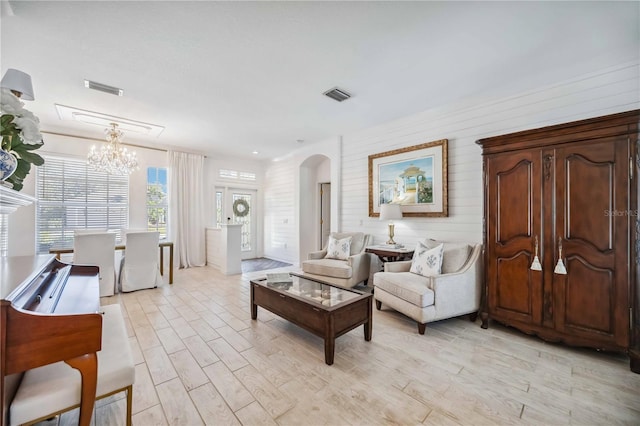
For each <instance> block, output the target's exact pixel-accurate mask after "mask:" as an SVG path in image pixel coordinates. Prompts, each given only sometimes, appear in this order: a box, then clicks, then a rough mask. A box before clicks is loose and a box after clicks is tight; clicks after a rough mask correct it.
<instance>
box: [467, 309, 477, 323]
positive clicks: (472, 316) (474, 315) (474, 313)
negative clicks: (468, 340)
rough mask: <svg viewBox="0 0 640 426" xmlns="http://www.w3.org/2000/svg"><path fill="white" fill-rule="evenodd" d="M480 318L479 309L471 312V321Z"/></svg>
mask: <svg viewBox="0 0 640 426" xmlns="http://www.w3.org/2000/svg"><path fill="white" fill-rule="evenodd" d="M477 319H478V311H476V312H471V313H470V314H469V321H471V322H476V320H477Z"/></svg>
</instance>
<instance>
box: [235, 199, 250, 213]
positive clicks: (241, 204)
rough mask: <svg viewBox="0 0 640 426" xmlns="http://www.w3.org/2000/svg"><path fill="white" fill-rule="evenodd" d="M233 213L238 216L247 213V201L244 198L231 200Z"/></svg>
mask: <svg viewBox="0 0 640 426" xmlns="http://www.w3.org/2000/svg"><path fill="white" fill-rule="evenodd" d="M233 214H235V215H236V216H238V217H245V216H246V215H248V214H249V203H247V200H245V199H244V198H238V199H237V200H235V201H234V202H233Z"/></svg>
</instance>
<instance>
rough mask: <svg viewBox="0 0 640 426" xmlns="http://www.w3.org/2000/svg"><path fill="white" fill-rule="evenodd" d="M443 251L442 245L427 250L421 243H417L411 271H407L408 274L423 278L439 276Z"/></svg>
mask: <svg viewBox="0 0 640 426" xmlns="http://www.w3.org/2000/svg"><path fill="white" fill-rule="evenodd" d="M443 249H444V245H443V244H440V245H438V246H436V247H435V248H432V249H429V248H428V247H427V246H426V245H424V244H423V243H422V242H418V244H417V245H416V250H415V252H414V253H413V259H412V260H411V269H409V272H413V273H414V274H418V275H422V276H424V277H434V276H436V275H440V268H441V267H442V251H443Z"/></svg>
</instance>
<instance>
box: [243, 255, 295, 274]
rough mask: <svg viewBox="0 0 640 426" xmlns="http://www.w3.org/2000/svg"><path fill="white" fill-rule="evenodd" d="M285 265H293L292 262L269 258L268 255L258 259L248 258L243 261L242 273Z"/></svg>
mask: <svg viewBox="0 0 640 426" xmlns="http://www.w3.org/2000/svg"><path fill="white" fill-rule="evenodd" d="M285 266H291V264H290V263H285V262H279V261H277V260H272V259H267V258H266V257H259V258H256V259H247V260H243V261H242V273H243V274H244V273H247V272H256V271H265V270H267V269H276V268H284V267H285Z"/></svg>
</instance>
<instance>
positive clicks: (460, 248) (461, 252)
mask: <svg viewBox="0 0 640 426" xmlns="http://www.w3.org/2000/svg"><path fill="white" fill-rule="evenodd" d="M424 244H425V246H427V247H428V248H435V247H437V246H438V245H440V244H444V250H443V253H442V268H441V270H440V272H441V273H442V274H450V273H453V272H458V271H459V270H460V269H461V268H462V267H463V266H464V264H465V263H467V259H469V255H470V254H471V246H470V245H469V244H466V243H446V242H442V241H436V240H432V239H426V240H425V241H424Z"/></svg>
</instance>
